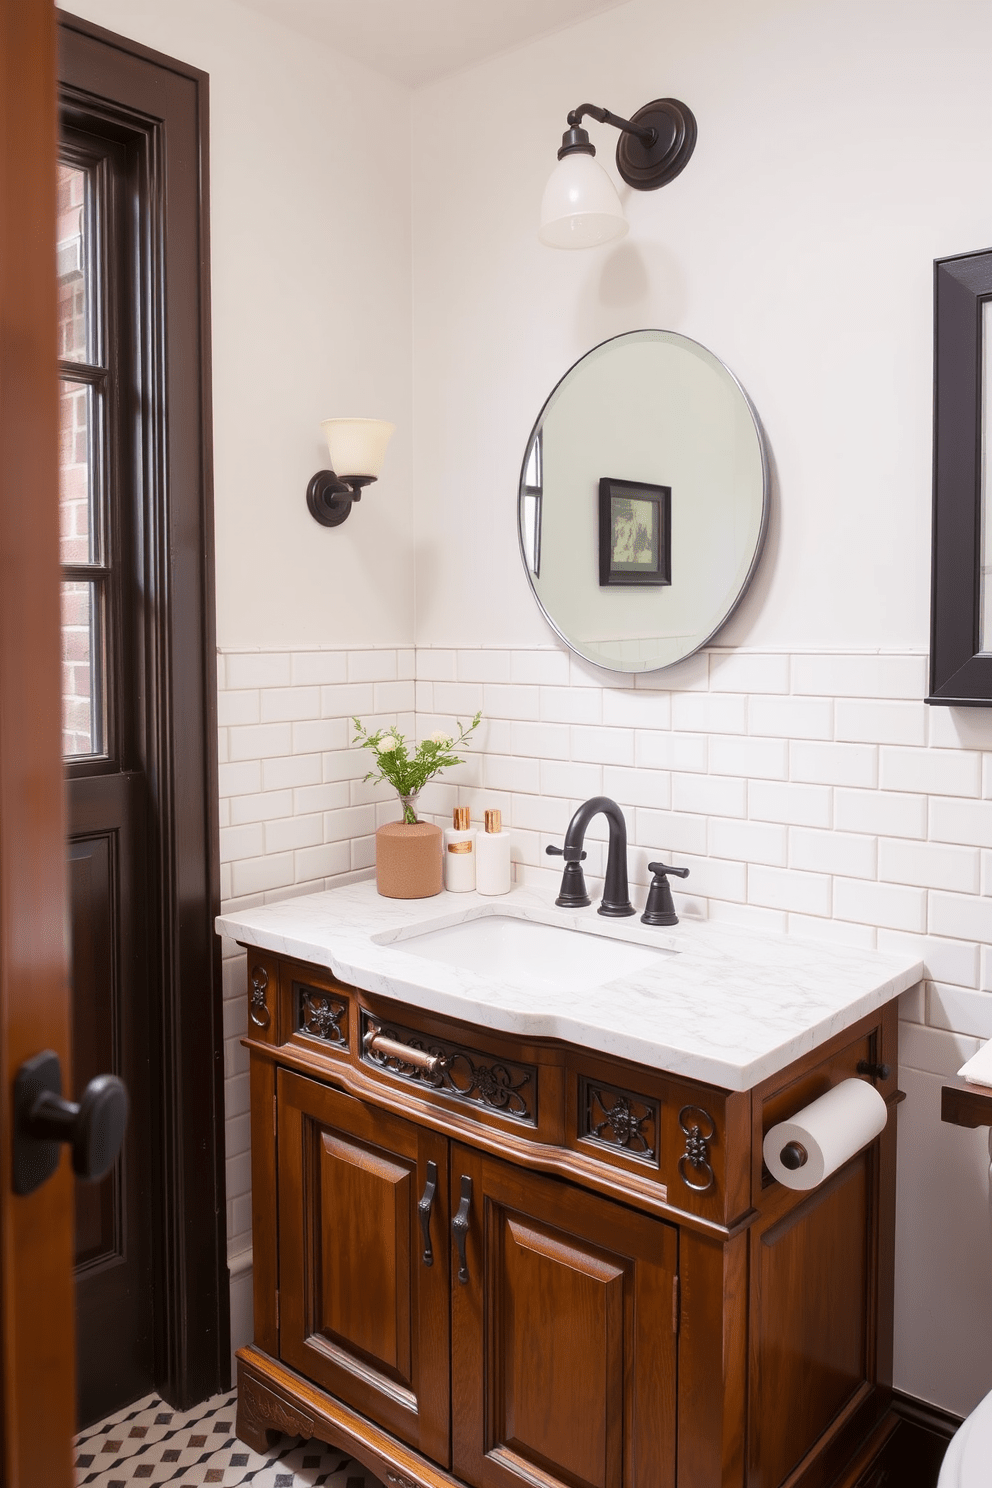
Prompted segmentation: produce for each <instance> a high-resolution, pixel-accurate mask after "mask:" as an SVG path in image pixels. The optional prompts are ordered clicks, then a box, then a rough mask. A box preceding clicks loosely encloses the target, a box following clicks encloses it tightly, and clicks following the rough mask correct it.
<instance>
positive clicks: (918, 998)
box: [899, 982, 927, 1023]
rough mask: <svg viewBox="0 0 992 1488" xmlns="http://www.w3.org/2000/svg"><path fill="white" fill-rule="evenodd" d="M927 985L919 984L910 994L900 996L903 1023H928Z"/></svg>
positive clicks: (905, 993)
mask: <svg viewBox="0 0 992 1488" xmlns="http://www.w3.org/2000/svg"><path fill="white" fill-rule="evenodd" d="M925 989H926V983H925V982H917V984H916V986H915V987H910V989H909V991H908V992H902V993H900V995H899V1018H900V1021H901V1022H903V1023H925V1022H926V1020H927V1019H926V996H925Z"/></svg>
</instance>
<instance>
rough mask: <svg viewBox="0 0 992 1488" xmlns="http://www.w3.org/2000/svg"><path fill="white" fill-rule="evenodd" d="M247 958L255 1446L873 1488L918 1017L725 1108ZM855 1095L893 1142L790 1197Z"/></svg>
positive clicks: (585, 1483)
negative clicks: (789, 1179)
mask: <svg viewBox="0 0 992 1488" xmlns="http://www.w3.org/2000/svg"><path fill="white" fill-rule="evenodd" d="M225 928H227V933H228V934H229V935H230V934H236V933H237V930H236V927H235V928H233V929H232V928H231V927H230V922H229V924H228V925H227V926H226V927H225ZM247 949H248V963H247V965H248V989H247V996H248V1006H249V1029H250V1033H249V1037H248V1039H247V1040H246V1043H247V1046H248V1049H249V1051H250V1064H251V1123H252V1184H253V1198H252V1205H253V1225H254V1302H255V1341H254V1343H253V1345H252V1346H251V1347H249V1348H246V1349H242V1350H241V1351H240V1352H239V1354H238V1390H239V1397H238V1424H237V1431H238V1435H239V1437H241V1438H242V1440H244V1441H245V1442H246V1443H248V1444H249V1445H250V1446H252V1447H254V1448H255V1449H257V1450H259V1451H264V1450H265V1449H266V1446H267V1444H269V1443H270V1441H271V1433H273V1432H285V1433H291V1434H299V1435H301V1436H303V1437H309V1436H317V1437H319V1438H321V1439H323V1440H326V1441H328V1442H330V1443H332V1444H334V1445H336V1446H339V1447H341V1448H342V1449H343V1450H344V1451H346V1452H348V1453H349V1454H351V1455H352V1456H354V1457H355V1458H356V1459H357V1460H358V1461H360V1462H362V1463H364V1464H365V1465H366V1466H368V1467H369V1468H370V1469H371V1470H372V1471H373V1472H374V1473H375V1474H376V1475H377V1476H378V1477H379V1478H380V1479H381V1480H382V1481H383V1482H384V1483H385V1484H388V1485H391V1488H441V1485H450V1488H458V1485H471V1488H510V1485H513V1488H517V1485H528V1488H675V1485H677V1488H745V1485H746V1488H786V1485H787V1488H828V1485H832V1484H834V1483H837V1482H844V1483H846V1482H847V1481H848V1479H847V1478H846V1477H845V1476H844V1470H845V1467H846V1465H847V1464H848V1463H849V1462H850V1460H851V1459H852V1457H853V1455H854V1454H855V1452H856V1451H857V1449H858V1448H859V1447H860V1446H861V1445H862V1444H863V1443H864V1442H865V1441H866V1439H867V1438H868V1437H869V1436H870V1435H871V1433H872V1431H873V1429H874V1428H875V1426H876V1425H877V1423H878V1422H879V1421H880V1419H881V1417H882V1416H883V1415H884V1413H885V1411H886V1409H887V1406H888V1402H889V1387H890V1383H891V1374H892V1306H893V1295H892V1292H893V1248H894V1219H895V1157H896V1120H895V1113H896V1105H897V1103H898V1101H899V1099H900V1097H899V1093H898V1088H897V1070H898V1059H897V1047H896V1043H897V1021H896V1003H895V1002H894V1001H891V1000H890V1001H888V1002H887V1003H885V1005H884V1006H881V1007H879V1008H878V1009H877V1010H876V1011H874V1012H872V1013H871V1014H870V1015H869V1016H866V1017H861V1018H860V1019H858V1020H856V1021H853V1022H851V1024H850V1026H848V1027H846V1028H845V1029H844V1031H843V1032H841V1033H838V1034H837V1035H835V1036H834V1037H832V1038H831V1039H829V1040H827V1041H826V1042H822V1043H820V1045H819V1047H816V1048H815V1049H814V1050H813V1051H812V1052H811V1053H807V1054H805V1055H803V1056H802V1057H800V1058H797V1059H793V1060H792V1062H791V1063H789V1064H788V1066H787V1067H786V1068H783V1069H781V1070H780V1071H779V1072H778V1073H776V1074H774V1075H772V1076H771V1077H770V1078H767V1079H765V1080H764V1081H763V1082H762V1083H759V1084H757V1085H755V1086H754V1087H753V1088H751V1089H747V1090H728V1089H723V1088H720V1087H719V1086H717V1085H715V1084H707V1083H701V1082H699V1081H697V1080H694V1079H689V1078H686V1077H684V1076H676V1075H672V1074H667V1073H665V1072H664V1071H663V1070H659V1069H656V1068H649V1067H647V1066H645V1065H643V1064H640V1063H637V1062H631V1061H629V1060H624V1059H620V1058H616V1057H612V1056H609V1055H606V1054H603V1053H595V1052H590V1051H589V1050H588V1049H586V1048H581V1047H577V1046H575V1045H572V1044H569V1043H566V1042H563V1041H560V1040H552V1039H544V1040H542V1039H528V1038H526V1037H524V1036H520V1035H518V1034H505V1033H500V1032H496V1031H493V1030H492V1029H491V1028H482V1027H480V1026H478V1025H476V1024H473V1023H471V1022H468V1021H460V1020H457V1019H454V1018H451V1017H447V1016H441V1015H439V1014H438V1013H435V1012H425V1011H423V1010H421V1009H419V1008H416V1007H414V1006H411V1005H409V1004H407V1003H404V1002H402V1001H398V1000H394V999H393V998H386V997H383V996H381V995H373V994H371V993H368V992H364V991H361V990H359V989H357V988H356V987H355V986H352V985H347V984H346V983H345V981H344V979H341V980H339V979H338V978H337V977H335V976H334V975H333V974H332V973H331V972H329V971H328V970H327V969H326V967H324V968H322V967H321V966H319V965H317V964H313V962H311V961H309V960H304V959H297V958H296V957H294V956H292V955H289V954H285V953H283V954H279V953H275V952H272V951H269V950H265V949H262V948H260V946H259V945H258V944H250V945H248V948H247ZM883 1066H887V1069H885V1070H884V1071H883V1068H882V1067H883ZM856 1075H860V1077H861V1078H865V1079H869V1080H874V1082H875V1083H876V1085H877V1088H878V1089H879V1091H880V1092H881V1094H882V1095H883V1097H884V1098H885V1100H886V1102H887V1104H888V1107H889V1121H888V1123H887V1125H886V1128H885V1130H884V1132H883V1134H882V1136H881V1137H880V1138H879V1139H878V1140H877V1141H875V1142H874V1143H872V1144H871V1146H869V1147H868V1148H867V1149H866V1150H864V1151H863V1152H862V1153H861V1154H859V1155H858V1156H857V1157H855V1158H854V1159H852V1160H851V1161H850V1162H849V1163H848V1164H847V1165H846V1166H844V1167H843V1168H841V1169H840V1170H839V1171H838V1172H837V1173H835V1174H834V1175H833V1177H832V1178H830V1179H828V1180H827V1181H826V1182H825V1183H824V1184H823V1185H822V1187H820V1188H818V1189H814V1190H813V1191H811V1192H808V1193H797V1192H793V1191H790V1190H787V1189H785V1188H784V1187H782V1186H781V1185H780V1184H778V1183H776V1182H775V1181H774V1180H772V1179H771V1178H770V1177H769V1175H768V1174H767V1172H766V1171H763V1164H762V1156H761V1147H762V1140H763V1136H764V1133H765V1132H766V1131H767V1129H768V1128H769V1127H770V1126H771V1125H774V1124H775V1123H776V1122H778V1121H780V1120H783V1119H785V1118H786V1117H788V1116H791V1115H792V1114H793V1113H795V1112H796V1111H798V1110H799V1109H800V1108H801V1107H803V1106H805V1105H806V1104H808V1103H809V1102H810V1101H811V1100H813V1099H815V1098H816V1097H817V1096H819V1095H821V1094H823V1093H824V1092H825V1091H826V1090H827V1089H829V1088H830V1087H832V1086H833V1085H835V1084H837V1083H838V1082H839V1081H840V1080H843V1079H846V1078H848V1077H851V1076H856Z"/></svg>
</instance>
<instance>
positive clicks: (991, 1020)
mask: <svg viewBox="0 0 992 1488" xmlns="http://www.w3.org/2000/svg"><path fill="white" fill-rule="evenodd" d="M927 1022H928V1023H929V1024H930V1026H931V1027H932V1028H946V1029H949V1030H950V1031H951V1032H953V1033H965V1034H970V1035H971V1036H972V1037H973V1038H980V1039H992V993H989V992H971V991H968V990H967V989H965V988H964V987H952V986H948V985H947V984H946V983H944V982H929V983H928V984H927Z"/></svg>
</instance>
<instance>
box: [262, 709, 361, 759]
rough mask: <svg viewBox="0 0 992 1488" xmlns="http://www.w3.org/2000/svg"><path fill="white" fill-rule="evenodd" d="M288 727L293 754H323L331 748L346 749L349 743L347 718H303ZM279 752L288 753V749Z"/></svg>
mask: <svg viewBox="0 0 992 1488" xmlns="http://www.w3.org/2000/svg"><path fill="white" fill-rule="evenodd" d="M275 726H276V725H273V727H275ZM279 727H282V725H279ZM289 727H290V728H292V731H293V734H292V740H293V751H292V752H293V753H294V754H318V753H319V754H324V753H325V752H326V751H327V750H331V749H335V750H336V749H347V748H348V745H349V744H350V743H351V736H352V724H351V720H350V719H348V718H317V719H309V720H307V719H305V720H304V721H303V722H302V723H293V724H290V725H289ZM280 753H285V754H288V753H289V750H280Z"/></svg>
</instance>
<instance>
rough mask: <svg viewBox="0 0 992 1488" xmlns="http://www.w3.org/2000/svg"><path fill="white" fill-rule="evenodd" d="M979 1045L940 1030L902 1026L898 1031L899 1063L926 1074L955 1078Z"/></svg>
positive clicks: (907, 1024) (959, 1035)
mask: <svg viewBox="0 0 992 1488" xmlns="http://www.w3.org/2000/svg"><path fill="white" fill-rule="evenodd" d="M979 1048H980V1042H979V1040H978V1039H977V1038H968V1037H966V1036H965V1035H964V1034H961V1033H945V1032H944V1031H943V1030H942V1029H940V1028H921V1027H920V1026H919V1025H918V1024H916V1023H906V1024H904V1025H903V1027H901V1028H900V1030H899V1062H900V1064H901V1065H904V1066H906V1067H907V1068H908V1069H917V1070H927V1071H929V1073H930V1074H934V1075H945V1076H951V1075H956V1074H957V1072H958V1070H959V1069H960V1068H961V1066H962V1065H963V1064H964V1063H965V1061H966V1060H968V1059H971V1058H972V1056H973V1055H975V1054H977V1053H978V1050H979Z"/></svg>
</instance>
